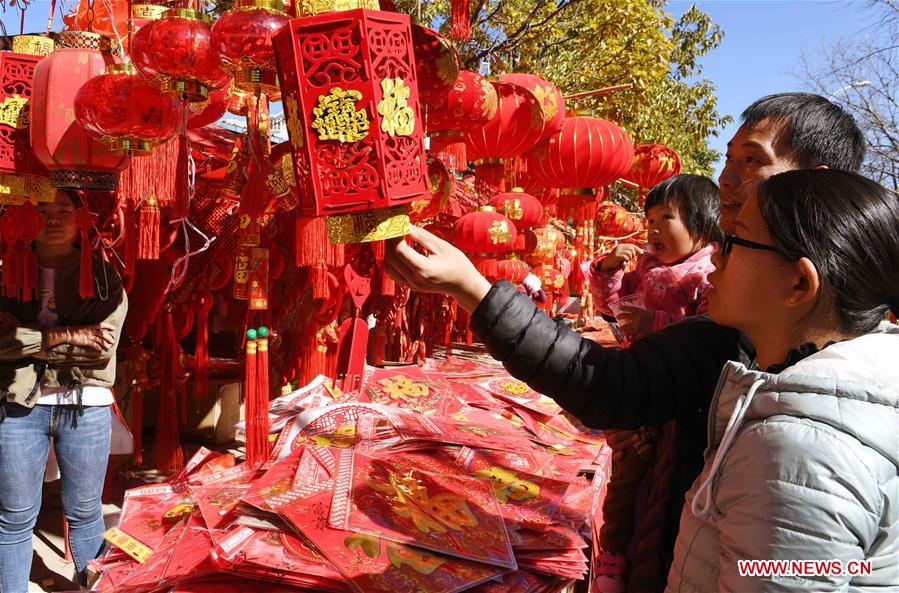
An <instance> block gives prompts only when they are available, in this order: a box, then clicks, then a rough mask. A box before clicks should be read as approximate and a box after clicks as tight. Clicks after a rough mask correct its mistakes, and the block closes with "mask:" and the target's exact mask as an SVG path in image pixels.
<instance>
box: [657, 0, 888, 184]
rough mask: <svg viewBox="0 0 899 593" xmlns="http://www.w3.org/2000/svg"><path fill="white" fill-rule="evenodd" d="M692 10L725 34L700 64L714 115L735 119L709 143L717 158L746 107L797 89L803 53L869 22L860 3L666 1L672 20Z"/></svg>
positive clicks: (847, 34) (795, 0) (738, 0)
mask: <svg viewBox="0 0 899 593" xmlns="http://www.w3.org/2000/svg"><path fill="white" fill-rule="evenodd" d="M693 4H696V5H697V6H698V7H699V8H700V9H701V10H702V11H704V12H706V13H708V14H709V16H711V18H712V21H713V22H715V23H717V24H718V25H720V26H721V28H722V29H723V31H724V41H723V42H722V44H721V46H720V47H719V48H718V49H716V50H714V51H712V52H711V53H710V54H709V55H707V56H706V57H705V58H704V59H703V61H702V64H703V76H705V77H706V78H708V79H710V80H712V81H713V82H715V84H717V86H718V92H717V95H718V109H719V112H720V113H722V114H728V115H730V116H731V117H733V118H734V123H733V124H731V125H730V126H728V127H727V128H725V129H724V131H723V132H722V133H721V135H720V136H719V137H718V138H713V139H712V146H713V148H715V149H716V150H718V151H719V152H721V153H722V155H723V153H724V151H725V147H726V144H727V141H728V140H730V138H731V137H732V136H733V135H734V133H735V132H736V131H737V128H738V127H739V117H740V113H742V111H743V110H744V109H745V108H746V107H747V106H749V104H750V103H752V102H753V101H755V100H756V99H758V98H759V97H762V96H764V95H768V94H771V93H776V92H783V91H791V90H801V89H802V82H801V80H800V79H799V78H797V76H796V75H797V74H799V73H800V72H801V70H802V65H801V61H800V58H801V56H802V52H803V50H804V51H805V52H806V54H807V55H809V56H810V57H811V58H812V59H814V52H815V50H817V49H819V48H820V47H821V45H822V43H825V42H827V41H828V40H831V39H836V38H840V37H848V36H851V35H854V34H857V33H858V32H859V31H861V30H862V29H864V27H865V26H866V25H868V24H870V22H871V18H870V13H868V12H865V11H863V10H862V9H864V7H865V3H864V2H862V1H856V2H848V1H827V2H823V1H816V0H804V1H798V0H793V1H783V0H766V1H763V0H696V1H687V0H671V1H670V4H669V6H668V12H670V13H671V14H672V15H674V16H675V17H676V16H679V15H680V14H682V13H683V12H685V11H687V10H688V9H689V8H690V6H691V5H693ZM835 90H836V89H833V90H832V92H833V91H835ZM722 158H723V157H722ZM721 166H722V163H719V165H718V168H717V169H716V172H715V177H716V178H717V176H718V173H719V172H720V169H721Z"/></svg>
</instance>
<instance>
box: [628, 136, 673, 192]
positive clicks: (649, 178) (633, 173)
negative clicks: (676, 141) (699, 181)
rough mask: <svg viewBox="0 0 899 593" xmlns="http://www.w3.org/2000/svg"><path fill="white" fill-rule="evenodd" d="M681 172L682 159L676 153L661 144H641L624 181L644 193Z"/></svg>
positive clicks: (636, 149)
mask: <svg viewBox="0 0 899 593" xmlns="http://www.w3.org/2000/svg"><path fill="white" fill-rule="evenodd" d="M680 171H681V165H680V157H679V156H677V153H676V152H674V151H673V150H671V149H670V148H668V147H667V146H663V145H661V144H640V145H638V146H637V147H635V148H634V162H633V164H632V165H631V169H630V171H628V172H627V173H625V174H624V175H622V179H624V180H625V181H630V182H631V183H633V184H635V185H636V186H637V187H639V188H640V191H641V193H642V192H645V191H646V190H648V189H652V188H653V187H655V186H656V185H658V184H659V183H661V182H663V181H665V180H666V179H668V178H669V177H673V176H675V175H677V174H678V173H680Z"/></svg>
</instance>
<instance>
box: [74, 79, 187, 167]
mask: <svg viewBox="0 0 899 593" xmlns="http://www.w3.org/2000/svg"><path fill="white" fill-rule="evenodd" d="M75 119H76V120H77V121H78V123H79V124H81V126H82V127H83V128H84V129H85V130H87V132H88V133H90V134H92V135H93V136H94V137H95V138H97V139H98V140H102V141H103V142H105V143H106V144H107V146H108V147H109V150H110V151H112V152H115V153H118V154H127V155H134V156H142V155H148V154H150V152H151V151H152V148H153V145H155V144H158V143H160V142H162V141H164V140H166V139H168V138H170V137H171V136H172V134H174V133H175V130H176V129H177V127H178V124H179V122H180V121H181V109H180V106H179V105H178V102H177V101H175V100H174V99H173V98H172V97H171V96H168V95H165V94H163V93H162V91H160V90H159V89H158V88H157V87H156V86H154V85H153V84H151V83H150V82H148V81H147V80H146V79H144V78H143V77H141V76H139V75H138V74H137V70H136V69H135V68H134V66H132V65H131V64H110V66H109V67H108V68H107V69H106V73H105V74H102V75H100V76H95V77H94V78H91V79H90V80H88V81H87V82H86V83H85V84H84V85H83V86H82V87H81V89H79V90H78V93H77V94H76V95H75Z"/></svg>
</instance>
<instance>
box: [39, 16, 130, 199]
mask: <svg viewBox="0 0 899 593" xmlns="http://www.w3.org/2000/svg"><path fill="white" fill-rule="evenodd" d="M56 37H57V39H56V43H57V49H56V50H55V51H54V52H53V53H51V54H50V55H49V56H47V57H46V58H44V59H43V60H41V61H40V62H39V63H38V64H37V66H35V70H34V87H33V91H32V100H31V147H32V150H33V151H34V154H35V156H36V157H37V159H38V161H40V162H41V164H42V165H43V166H44V167H46V168H47V169H48V170H49V171H50V180H51V182H52V183H53V185H54V186H56V187H67V188H76V189H82V188H83V189H97V190H110V189H115V187H116V183H117V174H118V172H119V171H121V170H122V169H123V168H125V166H126V165H127V164H128V158H127V156H123V155H119V154H115V153H113V152H111V151H109V149H108V148H107V147H106V146H105V145H104V144H103V143H102V142H100V141H98V140H96V139H95V138H94V137H93V136H91V135H90V134H89V133H88V132H87V131H86V130H85V129H84V128H83V127H82V126H81V125H80V124H78V123H77V122H76V121H75V120H74V118H73V117H72V116H73V113H74V109H75V96H76V95H77V93H78V91H79V90H80V89H81V87H82V85H84V84H85V83H87V82H88V81H89V80H90V79H92V78H94V77H95V76H99V75H101V74H103V72H104V71H105V70H106V65H107V62H110V63H111V62H112V58H111V56H110V55H109V54H108V53H107V54H104V53H103V52H101V51H100V48H106V47H108V41H107V40H105V39H104V38H102V37H100V36H99V35H96V34H92V33H86V32H83V31H63V32H62V33H58V34H57V36H56Z"/></svg>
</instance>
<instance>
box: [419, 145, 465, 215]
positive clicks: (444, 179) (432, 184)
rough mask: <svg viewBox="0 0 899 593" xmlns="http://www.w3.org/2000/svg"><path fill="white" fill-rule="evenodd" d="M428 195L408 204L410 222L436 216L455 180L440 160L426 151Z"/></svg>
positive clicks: (449, 193)
mask: <svg viewBox="0 0 899 593" xmlns="http://www.w3.org/2000/svg"><path fill="white" fill-rule="evenodd" d="M427 160H428V192H429V195H428V196H427V197H425V198H422V199H420V200H415V201H414V202H412V203H411V204H409V219H410V220H411V221H412V222H416V223H417V222H419V221H422V220H429V219H431V218H434V217H435V216H437V214H439V213H440V211H441V210H442V209H443V208H444V207H445V206H446V205H447V204H448V203H449V197H450V195H451V194H452V193H453V189H454V186H455V185H456V180H455V178H454V177H453V175H452V173H450V172H449V169H447V168H446V165H444V164H443V162H442V161H440V160H439V159H437V158H436V157H434V156H432V155H431V154H430V153H428V157H427Z"/></svg>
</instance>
